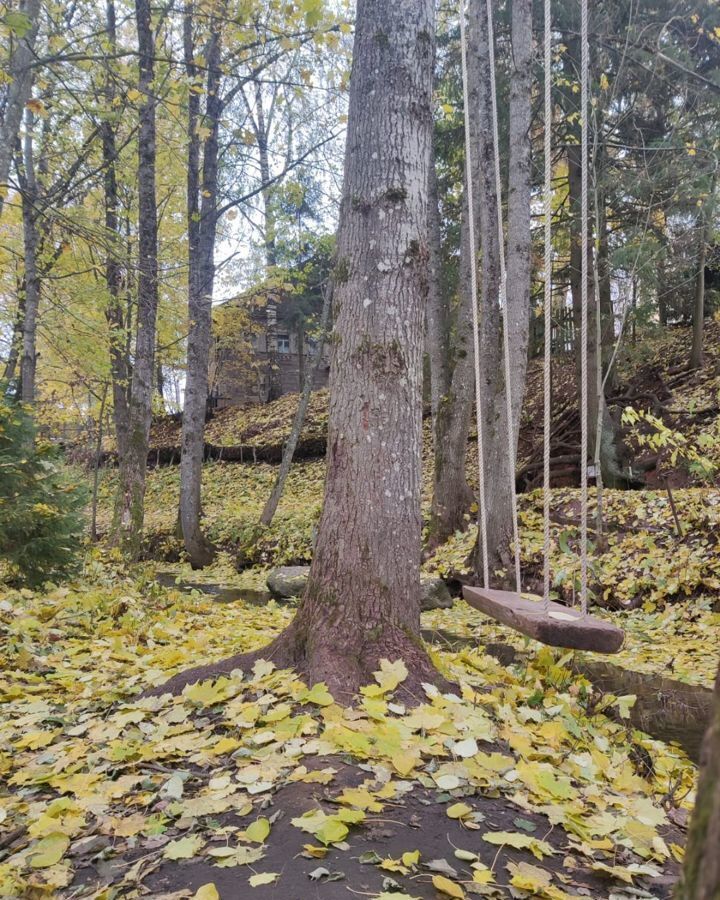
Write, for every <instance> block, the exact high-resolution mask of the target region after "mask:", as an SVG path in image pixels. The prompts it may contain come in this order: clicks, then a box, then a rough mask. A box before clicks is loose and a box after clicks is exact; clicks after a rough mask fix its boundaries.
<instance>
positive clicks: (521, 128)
mask: <svg viewBox="0 0 720 900" xmlns="http://www.w3.org/2000/svg"><path fill="white" fill-rule="evenodd" d="M532 10H533V4H532V0H513V2H512V26H511V27H512V69H511V73H510V108H509V123H508V144H509V148H510V151H509V154H510V155H509V159H508V195H507V196H508V202H507V249H506V253H505V258H506V271H507V289H506V296H507V319H508V323H509V331H508V337H509V345H510V360H511V373H512V377H511V384H510V389H511V391H512V394H511V399H512V418H513V434H514V439H515V454H516V455H517V445H518V436H519V432H520V414H521V412H522V407H523V401H524V399H525V385H526V373H527V358H528V340H529V336H530V273H531V264H532V238H531V233H530V194H531V189H532V174H531V169H530V151H531V141H530V122H531V116H532V109H531V96H532Z"/></svg>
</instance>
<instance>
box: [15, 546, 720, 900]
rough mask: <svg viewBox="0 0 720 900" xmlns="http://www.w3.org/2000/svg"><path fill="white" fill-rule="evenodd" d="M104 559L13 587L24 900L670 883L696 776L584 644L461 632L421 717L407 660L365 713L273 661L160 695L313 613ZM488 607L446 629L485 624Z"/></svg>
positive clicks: (503, 892) (567, 892)
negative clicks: (452, 688)
mask: <svg viewBox="0 0 720 900" xmlns="http://www.w3.org/2000/svg"><path fill="white" fill-rule="evenodd" d="M93 557H94V558H92V559H89V560H88V563H87V567H86V571H85V573H84V577H83V578H82V579H79V580H78V581H77V583H75V584H73V585H69V586H65V587H58V588H55V589H51V590H49V591H45V592H41V593H31V592H29V591H19V592H15V593H12V594H8V595H6V596H5V598H4V599H3V601H2V604H3V605H2V615H3V628H4V631H5V636H6V641H5V651H4V657H5V658H4V674H3V677H2V680H0V696H1V697H2V700H3V707H4V714H3V722H2V724H1V725H0V746H2V747H3V748H4V749H3V752H2V756H0V769H2V773H3V779H4V781H5V783H6V785H7V786H8V790H7V792H5V793H4V794H3V795H2V796H0V818H1V819H2V820H4V821H2V824H1V825H0V829H1V831H0V835H1V837H0V842H1V844H2V851H1V852H2V857H3V861H2V863H0V895H2V896H9V897H24V896H29V897H34V896H48V895H50V896H52V895H53V894H54V893H57V895H58V896H62V897H103V898H105V897H107V898H110V897H116V896H142V895H144V894H145V895H147V894H148V893H149V895H150V896H153V897H160V896H164V895H165V894H170V896H173V897H176V896H177V897H191V896H197V897H200V898H202V897H214V896H216V894H215V893H214V891H217V896H220V897H221V898H223V900H225V898H236V897H243V898H244V897H258V898H263V897H268V898H270V897H274V898H281V897H282V898H288V900H294V898H298V900H304V898H308V897H323V898H335V897H341V896H350V895H352V893H354V894H355V895H360V896H368V897H375V898H377V897H383V898H385V900H402V898H403V897H408V896H409V897H423V898H441V897H443V896H450V897H462V896H474V895H480V896H489V897H493V896H500V897H502V896H510V893H509V890H510V887H512V889H513V892H514V893H513V894H512V895H513V896H516V897H523V896H531V897H548V898H564V897H580V896H584V897H591V898H603V897H611V896H612V897H615V898H628V897H659V898H661V897H668V896H669V894H670V890H671V886H672V883H673V882H674V880H675V878H676V876H677V872H678V863H679V860H681V858H682V845H683V843H684V828H685V825H686V822H687V817H688V813H689V810H690V808H691V804H692V791H693V786H694V779H695V767H694V766H693V764H692V763H691V762H690V761H689V759H688V758H687V756H686V755H685V753H684V752H683V751H682V750H681V749H680V748H679V747H677V746H673V745H670V744H666V743H663V742H662V741H659V740H655V739H652V738H650V737H649V736H648V735H647V734H644V733H642V732H640V731H638V730H636V729H635V728H634V727H633V726H632V725H631V722H630V713H631V708H632V706H633V703H634V698H633V697H632V696H627V695H625V696H615V695H612V694H602V693H600V692H598V691H596V690H594V689H593V687H592V684H591V683H590V682H589V681H588V680H587V679H586V678H584V677H582V676H580V675H578V673H577V671H574V670H573V669H571V668H570V665H571V663H572V659H571V655H568V654H566V655H565V657H564V658H561V656H560V654H559V653H556V652H551V651H549V650H547V649H540V648H538V647H534V648H533V647H526V648H525V649H526V651H529V652H526V653H525V654H523V655H522V657H520V658H519V659H518V662H517V663H516V664H511V665H503V664H501V663H500V662H498V660H497V659H496V658H495V657H493V656H491V655H489V654H486V653H485V652H484V649H483V646H482V644H479V645H478V644H477V643H475V642H473V643H472V644H470V645H467V646H464V647H461V648H458V649H456V650H452V649H449V648H448V647H447V645H446V644H445V642H444V641H443V640H442V639H440V638H438V640H437V641H435V642H434V643H433V644H431V646H432V650H433V656H434V659H435V661H436V663H437V665H438V667H439V668H440V669H441V671H443V672H444V673H445V674H446V675H447V676H448V677H449V678H451V679H452V680H453V681H454V682H455V683H457V684H458V685H459V686H460V687H459V689H458V692H457V694H453V695H442V694H439V693H438V692H437V690H435V689H433V688H432V687H430V686H428V688H427V690H426V695H425V696H424V697H418V705H417V706H416V707H414V708H412V709H409V708H406V707H405V706H403V705H402V704H400V703H397V702H395V701H394V700H393V691H394V690H395V688H396V687H397V686H398V685H399V684H401V683H402V680H403V678H404V669H403V666H402V664H401V663H398V662H397V661H395V660H389V661H388V662H387V664H385V665H383V667H382V669H381V670H380V671H378V673H377V676H376V682H375V683H374V684H372V685H369V686H368V687H367V688H366V689H365V690H364V691H363V697H362V699H361V701H360V702H359V703H358V705H357V706H356V707H354V708H352V709H345V708H343V707H340V706H338V705H337V704H335V703H334V701H333V698H332V697H331V696H330V695H329V693H328V692H327V689H326V688H325V687H324V686H323V685H314V686H310V687H308V686H306V685H303V684H302V683H301V682H300V681H299V680H298V679H297V678H295V677H294V676H293V675H292V673H289V672H283V671H276V670H274V668H273V666H272V665H271V664H269V663H262V662H261V663H258V664H257V665H256V666H255V667H254V669H253V671H251V672H245V673H242V672H237V673H235V674H234V675H233V676H232V677H230V678H227V679H221V680H219V681H217V682H215V683H212V682H204V683H201V684H198V685H196V686H193V687H190V688H187V689H186V690H185V691H184V693H183V695H182V696H180V697H169V696H166V697H161V698H156V697H152V698H146V699H140V698H138V693H139V692H140V691H141V690H142V689H143V688H145V687H147V686H152V685H156V684H160V683H162V682H163V681H164V680H165V679H166V678H167V677H168V675H170V674H171V673H173V672H174V671H177V670H178V669H179V668H182V667H185V666H186V665H187V664H188V662H196V661H197V660H199V659H217V658H221V657H224V656H226V655H228V654H229V653H230V652H231V651H235V650H237V649H250V648H254V647H257V646H259V645H261V644H263V643H264V642H266V641H267V640H268V639H269V638H270V637H271V636H272V635H273V634H275V633H276V632H277V631H278V630H279V629H280V628H281V627H282V626H283V625H284V624H285V623H286V622H287V621H288V620H289V618H290V617H291V615H292V605H291V604H290V605H279V604H277V603H275V601H271V602H269V603H268V604H266V605H264V606H254V605H251V604H248V603H244V602H243V601H241V600H238V601H236V602H233V603H218V602H216V601H215V600H214V599H213V598H212V597H210V596H208V595H206V594H202V593H199V592H194V593H186V592H183V591H180V590H178V589H174V588H170V587H163V586H160V585H159V584H158V583H157V581H156V580H155V573H154V571H153V570H152V567H145V568H144V569H140V570H135V571H133V572H132V573H127V574H125V575H123V574H122V572H121V571H120V570H119V569H118V567H117V565H115V564H113V563H112V560H109V559H107V558H105V557H103V555H102V553H101V552H100V551H96V552H95V553H94V554H93ZM686 612H687V610H686ZM474 615H475V614H473V613H472V611H470V610H467V609H466V608H465V607H464V605H463V604H460V603H458V605H457V608H456V609H455V610H447V611H434V612H431V613H427V614H425V615H424V625H425V627H426V628H427V629H429V630H432V629H435V628H437V627H438V625H440V626H442V627H443V629H445V630H446V631H450V630H452V631H453V632H456V631H461V630H462V628H463V627H464V628H466V629H473V628H481V627H483V626H482V622H481V620H480V619H481V617H477V618H476V619H475V621H473V616H474ZM627 615H637V613H631V614H627ZM708 624H710V623H708ZM715 632H716V633H717V628H715ZM473 633H474V634H475V635H476V638H477V634H478V632H473ZM641 633H642V632H641V631H640V630H638V631H637V633H636V632H635V631H629V633H628V640H629V643H630V645H633V644H635V645H636V646H637V642H640V641H641V638H640V636H639V635H640V634H641ZM429 636H430V638H431V640H432V635H429ZM696 640H697V635H696ZM705 649H706V653H707V655H708V657H717V655H718V649H719V648H718V647H717V646H714V647H710V646H709V643H706V644H705ZM707 668H708V670H709V668H710V665H709V664H708V666H707ZM698 678H699V679H700V680H705V675H704V674H702V673H701V674H699V675H698ZM336 879H337V880H336ZM210 885H214V888H211V887H210ZM348 892H351V893H348Z"/></svg>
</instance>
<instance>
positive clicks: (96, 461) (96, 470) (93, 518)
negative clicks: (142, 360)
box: [90, 383, 108, 541]
mask: <svg viewBox="0 0 720 900" xmlns="http://www.w3.org/2000/svg"><path fill="white" fill-rule="evenodd" d="M107 395H108V385H107V383H106V384H105V387H104V388H103V392H102V397H101V398H100V412H99V413H98V428H97V435H96V437H95V454H94V458H93V486H92V503H91V514H90V540H92V541H96V540H97V536H98V534H97V509H98V488H99V487H100V458H101V457H102V442H103V423H104V422H105V405H106V403H107Z"/></svg>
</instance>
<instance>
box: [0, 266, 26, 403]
mask: <svg viewBox="0 0 720 900" xmlns="http://www.w3.org/2000/svg"><path fill="white" fill-rule="evenodd" d="M16 282H17V309H16V310H15V321H14V322H13V330H12V339H11V341H10V352H9V353H8V358H7V359H6V360H5V367H4V369H3V377H2V380H3V382H4V383H5V385H7V384H9V382H11V381H12V380H13V378H14V377H15V371H16V369H17V364H18V360H19V359H20V348H21V346H22V334H23V321H24V319H25V279H24V277H23V278H17V279H16Z"/></svg>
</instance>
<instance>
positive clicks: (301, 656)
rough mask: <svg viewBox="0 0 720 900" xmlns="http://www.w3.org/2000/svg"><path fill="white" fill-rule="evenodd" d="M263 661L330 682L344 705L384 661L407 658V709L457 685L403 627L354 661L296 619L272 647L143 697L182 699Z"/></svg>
mask: <svg viewBox="0 0 720 900" xmlns="http://www.w3.org/2000/svg"><path fill="white" fill-rule="evenodd" d="M260 659H263V660H268V661H270V662H273V663H274V664H275V666H276V667H277V668H279V669H293V670H294V671H295V672H296V673H297V674H298V675H299V676H300V677H301V678H302V679H303V680H304V681H305V682H306V683H307V684H308V685H313V684H317V683H318V682H321V681H322V682H325V684H326V685H327V687H328V689H329V691H330V693H331V694H332V695H333V697H334V698H335V700H336V701H337V702H338V703H341V704H344V705H349V704H351V703H352V702H353V700H354V699H355V698H356V697H357V695H358V693H359V690H360V688H361V687H362V686H363V685H366V684H371V683H373V682H374V681H375V679H374V676H373V673H374V672H375V671H377V670H378V669H379V668H380V660H382V659H387V660H389V661H390V662H394V661H395V660H398V659H402V660H403V662H404V663H405V666H406V667H407V670H408V675H407V678H406V679H405V680H404V681H403V682H402V683H401V684H400V685H399V686H398V688H397V690H396V691H395V692H394V697H395V699H396V700H398V701H401V702H404V703H406V704H407V705H408V706H415V705H417V704H419V703H423V702H424V701H425V699H426V694H425V690H424V687H423V685H424V684H433V685H435V686H436V687H437V688H439V689H440V690H443V691H444V690H449V689H451V688H452V687H453V686H452V685H451V684H450V682H448V681H447V680H446V679H445V678H444V677H443V676H442V675H441V674H440V672H438V670H437V669H436V668H435V666H434V665H433V663H432V661H431V659H430V657H429V655H428V653H427V650H426V649H425V646H424V644H423V642H422V639H421V637H420V636H419V635H416V634H414V633H410V634H408V633H406V632H405V631H404V630H402V629H400V628H391V629H386V630H385V632H384V633H383V636H382V637H381V638H379V639H378V640H376V641H373V642H372V643H368V644H366V645H365V646H359V647H358V651H357V653H355V654H353V655H352V657H350V656H348V655H347V654H346V653H344V652H342V651H339V650H338V649H337V647H334V646H333V644H332V642H328V641H321V642H315V641H312V640H310V639H309V638H308V637H307V635H306V634H305V633H304V629H302V626H301V625H300V624H299V623H298V620H297V619H296V620H295V621H293V622H291V623H290V625H289V626H288V627H287V628H286V629H285V630H284V631H283V632H281V633H280V634H279V635H278V636H277V637H276V638H275V640H274V641H272V642H271V643H270V644H267V645H266V646H264V647H261V648H259V649H258V650H252V651H250V652H247V653H237V654H235V655H233V656H229V657H227V658H226V659H222V660H219V661H218V662H215V663H207V664H205V665H202V666H196V667H194V668H192V669H188V670H186V671H184V672H178V674H177V675H174V676H173V677H172V678H170V679H169V680H168V681H166V682H165V683H164V684H161V685H158V686H157V687H154V688H150V689H149V690H147V691H145V692H144V694H143V696H145V697H159V696H162V695H164V694H174V695H178V694H180V693H182V691H183V689H184V688H185V687H186V686H187V685H190V684H195V683H196V682H198V681H206V680H208V679H216V678H219V677H221V676H223V675H229V674H230V673H231V672H232V671H234V670H236V669H241V670H243V671H247V670H248V669H251V668H252V667H253V665H254V664H255V663H256V662H257V661H258V660H260Z"/></svg>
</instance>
